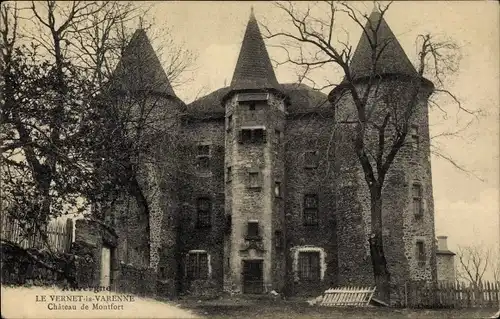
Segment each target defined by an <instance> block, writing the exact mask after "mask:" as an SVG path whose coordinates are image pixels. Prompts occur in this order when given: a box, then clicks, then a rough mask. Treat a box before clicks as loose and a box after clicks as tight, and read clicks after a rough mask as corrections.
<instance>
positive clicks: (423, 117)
mask: <svg viewBox="0 0 500 319" xmlns="http://www.w3.org/2000/svg"><path fill="white" fill-rule="evenodd" d="M410 86H414V84H412V83H409V82H407V81H406V80H401V79H384V82H383V83H381V84H380V86H379V87H378V92H379V94H378V96H371V97H370V103H373V104H379V105H380V107H379V108H376V109H375V111H374V113H373V114H372V115H371V116H372V117H373V118H374V119H376V120H377V119H378V117H377V116H382V115H383V114H382V113H381V114H380V115H379V114H378V113H377V112H382V110H383V108H382V106H383V105H384V103H385V104H387V105H388V106H389V107H391V108H394V109H396V106H395V105H399V106H398V107H397V110H399V112H402V110H404V109H405V108H404V107H400V106H401V105H406V104H405V103H408V102H406V101H407V100H408V99H409V98H410V90H409V89H408V88H409V87H410ZM359 89H361V90H363V84H359ZM382 92H383V93H382ZM428 94H429V91H428V90H427V89H426V88H425V89H422V91H421V92H420V93H419V96H418V98H417V100H418V102H417V104H416V108H415V114H414V115H413V119H412V120H411V123H410V125H412V126H413V125H416V126H417V127H418V136H419V142H420V145H419V151H418V153H417V154H415V153H413V152H412V143H411V133H409V134H408V136H407V138H406V142H405V144H404V145H403V147H402V148H401V149H400V150H399V152H398V154H397V155H396V158H395V159H394V162H393V163H392V165H391V167H390V169H389V171H388V173H387V175H386V178H385V183H384V188H383V190H382V203H383V207H382V211H383V238H384V250H385V256H386V259H387V262H388V267H389V272H390V273H391V284H392V287H393V288H394V289H393V293H394V294H395V296H394V297H396V299H398V298H399V299H400V298H402V291H401V287H403V286H404V282H406V281H408V280H426V281H435V280H436V265H435V245H434V209H433V196H432V177H431V169H430V167H431V166H430V146H429V124H428V110H427V108H428V106H427V98H428ZM381 97H383V99H381ZM337 105H338V109H339V110H340V109H343V114H341V112H340V111H339V112H338V113H339V114H338V116H337V117H338V120H339V121H344V122H349V121H352V120H355V119H356V118H357V115H356V114H355V113H356V111H355V108H354V102H353V101H352V99H351V98H350V97H349V95H347V96H346V97H344V99H343V100H341V101H339V102H338V104H337ZM399 124H401V123H399ZM344 127H345V130H344V132H345V134H347V135H349V134H355V132H354V131H352V128H353V126H349V125H347V124H346V125H344ZM409 130H410V131H411V129H409ZM387 134H388V136H391V135H392V134H394V127H391V125H389V126H388V131H387ZM386 140H387V144H388V145H387V148H386V153H385V154H384V157H385V156H387V154H388V150H387V149H388V148H389V147H390V143H391V142H390V139H388V138H386ZM365 145H367V148H368V149H370V150H372V152H373V150H376V149H377V147H378V146H377V145H378V138H377V131H375V130H374V129H367V131H366V135H365ZM351 148H352V147H351ZM369 159H370V162H371V165H372V167H373V168H374V169H375V168H376V165H375V162H374V160H373V157H369ZM353 161H355V162H356V164H355V165H351V168H349V167H348V168H347V169H348V170H349V169H354V170H355V172H354V174H357V175H358V176H357V178H356V179H357V181H356V182H355V183H354V185H355V186H356V188H355V190H354V191H355V192H356V197H357V199H355V202H357V203H358V204H359V205H360V207H359V209H360V212H361V216H360V218H361V221H362V223H361V224H362V225H363V226H361V227H362V228H363V231H362V232H363V236H365V238H363V239H362V238H360V237H357V238H351V240H350V242H351V245H350V246H345V247H358V245H361V246H363V248H364V249H363V250H364V251H365V258H360V257H361V256H359V257H358V259H359V260H364V261H365V265H366V266H367V265H368V264H370V256H369V242H368V239H369V235H370V232H371V225H370V224H371V217H370V206H371V205H370V193H369V189H368V186H367V184H366V181H365V178H364V173H363V171H362V169H361V167H360V166H359V164H358V163H359V160H358V159H357V157H355V156H353ZM356 166H357V167H356ZM375 174H376V171H375ZM413 184H419V185H421V187H422V199H423V200H422V203H423V206H424V213H423V215H422V217H417V216H416V215H415V214H414V213H413V209H412V185H413ZM347 196H349V195H347ZM355 211H356V210H355ZM352 222H353V223H352V224H351V225H350V226H349V224H347V227H348V228H353V227H355V225H356V224H357V225H359V222H358V221H356V219H354V220H352ZM340 229H342V227H340ZM348 236H356V235H354V234H352V233H350V234H348ZM420 240H421V241H423V242H424V243H425V263H424V262H422V261H418V260H416V259H417V258H416V242H417V241H420ZM341 241H342V239H339V265H340V264H341V263H343V261H342V260H343V258H341V257H340V254H344V253H343V252H342V250H343V249H347V248H345V247H344V246H343V243H341ZM345 243H346V242H345ZM361 246H359V247H358V248H356V249H353V252H354V253H355V254H358V253H361V251H360V250H359V248H361ZM340 268H341V269H339V271H340V272H341V273H342V271H343V270H342V266H340ZM347 268H350V267H346V269H347ZM365 268H366V269H367V268H368V267H365ZM370 268H371V267H370ZM362 274H363V275H362ZM364 274H367V272H366V271H361V270H360V271H354V272H351V273H349V274H348V275H347V276H346V277H347V278H350V279H351V280H353V279H354V278H357V277H358V276H359V275H362V276H364ZM341 277H342V276H341ZM359 279H361V278H359Z"/></svg>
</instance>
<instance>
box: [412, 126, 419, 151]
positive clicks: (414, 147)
mask: <svg viewBox="0 0 500 319" xmlns="http://www.w3.org/2000/svg"><path fill="white" fill-rule="evenodd" d="M410 134H411V147H412V152H413V154H414V155H416V154H418V150H419V147H420V141H419V136H418V126H412V127H411V130H410Z"/></svg>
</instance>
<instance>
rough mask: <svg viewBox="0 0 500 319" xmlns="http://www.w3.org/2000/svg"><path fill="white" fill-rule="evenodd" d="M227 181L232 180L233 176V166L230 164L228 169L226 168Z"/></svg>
mask: <svg viewBox="0 0 500 319" xmlns="http://www.w3.org/2000/svg"><path fill="white" fill-rule="evenodd" d="M226 175H227V176H226V182H228V183H229V182H230V181H231V180H232V176H231V166H228V167H227V170H226Z"/></svg>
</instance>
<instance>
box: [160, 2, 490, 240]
mask: <svg viewBox="0 0 500 319" xmlns="http://www.w3.org/2000/svg"><path fill="white" fill-rule="evenodd" d="M252 6H253V7H254V10H255V15H256V17H257V20H258V21H259V22H261V23H265V24H266V25H268V26H270V27H272V28H274V29H280V28H287V26H288V25H287V22H286V21H284V19H283V15H282V13H281V12H280V11H279V10H278V9H276V8H275V7H274V6H273V4H272V3H269V2H223V3H222V2H163V3H156V4H155V6H154V10H155V11H154V17H155V20H156V23H159V24H167V25H168V26H169V27H170V28H171V32H172V37H174V39H176V40H177V41H179V43H184V45H185V46H186V47H187V48H189V49H191V50H192V51H194V52H195V53H196V54H198V56H199V58H198V62H197V70H196V72H195V76H194V81H193V82H192V83H191V85H189V86H187V87H182V88H177V89H176V93H177V94H178V95H179V97H181V98H182V99H184V100H185V101H187V102H189V101H190V100H191V99H192V98H193V97H194V95H195V94H196V92H198V91H199V90H203V92H204V93H205V94H206V93H209V92H211V91H213V90H216V89H217V88H220V87H222V86H224V84H225V83H226V84H229V83H230V81H231V77H232V73H233V70H234V66H235V63H236V59H237V58H238V52H239V49H240V45H241V41H242V37H243V34H244V31H245V26H246V23H247V21H248V17H249V14H250V8H251V7H252ZM357 6H358V8H360V9H363V8H365V10H366V11H367V12H370V11H371V10H372V2H366V3H358V4H357ZM386 20H387V22H388V24H389V26H390V27H391V29H392V30H393V32H394V33H395V34H396V36H397V37H398V39H399V41H400V42H401V44H402V46H403V48H404V49H405V51H406V53H407V55H408V56H409V57H410V59H411V60H412V61H415V56H416V47H415V39H416V36H417V35H418V34H422V33H427V32H431V33H432V34H436V35H441V36H442V35H445V36H448V37H451V38H453V39H454V40H455V41H456V42H457V43H458V44H459V45H461V46H462V55H463V58H462V61H461V68H460V71H459V73H458V74H456V75H455V77H454V78H453V81H452V82H451V84H450V86H449V89H450V90H451V91H452V92H454V93H455V94H456V95H457V96H458V97H459V98H460V100H461V101H462V103H463V105H464V106H465V107H467V108H469V109H478V108H481V109H482V110H483V111H485V112H487V116H486V117H484V118H482V119H481V121H480V122H478V123H477V122H476V123H474V125H473V126H472V127H471V128H470V129H469V130H467V132H466V133H465V134H463V136H462V138H455V139H447V140H441V141H440V147H442V148H443V149H444V150H445V151H446V152H447V153H448V154H449V155H451V156H452V157H453V158H454V159H455V160H456V161H457V162H458V163H460V164H462V165H464V166H465V167H466V168H467V169H469V170H471V171H473V172H474V173H475V174H476V175H477V176H479V177H480V178H481V179H483V180H484V181H480V180H479V179H478V178H476V177H474V176H472V175H468V174H465V173H463V172H460V171H458V170H457V169H456V168H454V167H452V165H450V164H449V163H447V162H446V161H444V160H440V159H437V158H435V157H433V158H432V173H433V185H434V199H435V215H436V234H437V235H447V236H449V239H448V241H449V246H450V248H451V249H452V250H455V249H456V248H457V245H469V244H485V245H488V246H491V247H498V241H499V232H500V231H499V223H498V220H499V218H498V216H499V211H500V210H499V134H498V132H499V127H498V122H499V113H498V109H499V107H498V106H499V87H500V83H499V73H498V71H499V42H498V39H499V30H498V26H499V15H498V4H497V3H496V2H494V1H490V2H478V1H474V2H406V1H405V2H395V3H394V4H393V5H392V7H391V9H390V11H388V12H387V14H386ZM346 29H347V31H348V33H349V39H350V41H351V43H352V44H353V45H354V46H355V45H356V43H357V41H358V39H359V35H360V30H359V29H356V28H353V27H352V25H347V26H346ZM268 50H269V51H270V54H271V58H274V59H277V60H279V59H280V56H279V55H280V52H279V51H277V50H275V49H272V48H270V49H268ZM276 75H277V78H278V81H279V82H281V83H285V82H294V81H296V76H295V73H294V72H293V71H292V70H291V69H290V68H289V67H279V68H278V69H277V70H276ZM336 76H337V75H332V77H336ZM335 80H338V79H332V81H335ZM445 106H446V105H445ZM447 107H449V109H450V110H452V112H451V113H453V114H454V110H456V109H455V108H454V107H453V105H447ZM452 117H453V116H452ZM430 121H431V135H435V134H438V133H440V132H442V130H443V128H445V129H446V128H448V129H452V128H453V126H454V122H450V120H448V121H443V119H442V116H441V114H437V113H436V112H432V113H431V119H430Z"/></svg>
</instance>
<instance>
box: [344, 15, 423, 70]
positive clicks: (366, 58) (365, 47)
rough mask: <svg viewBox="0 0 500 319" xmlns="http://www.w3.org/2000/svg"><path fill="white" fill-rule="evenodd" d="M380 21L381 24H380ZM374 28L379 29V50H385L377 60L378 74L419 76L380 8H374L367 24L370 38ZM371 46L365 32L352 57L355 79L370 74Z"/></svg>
mask: <svg viewBox="0 0 500 319" xmlns="http://www.w3.org/2000/svg"><path fill="white" fill-rule="evenodd" d="M379 23H380V24H379ZM370 25H371V28H372V29H376V28H377V25H378V30H377V37H376V39H377V41H378V45H377V46H378V48H379V49H378V50H379V51H378V52H380V50H383V51H382V53H381V55H380V58H379V59H378V62H377V68H376V72H377V74H402V75H409V76H417V75H418V73H417V71H416V70H415V67H414V66H413V65H412V63H411V62H410V60H409V59H408V56H407V55H406V53H405V52H404V50H403V48H402V47H401V44H400V43H399V41H398V40H397V39H396V36H395V35H394V33H393V32H392V30H391V28H389V25H388V24H387V22H386V21H385V19H384V18H383V17H382V16H381V14H380V12H379V11H378V10H374V11H373V12H372V13H371V14H370V17H369V18H368V21H367V23H366V25H365V30H367V31H368V34H369V36H370V39H374V38H375V37H373V34H372V33H371V32H372V31H371V29H370ZM371 64H372V61H371V47H370V42H369V41H368V37H367V36H366V34H365V33H363V34H362V35H361V38H360V40H359V42H358V46H357V47H356V50H355V51H354V54H353V56H352V59H351V63H350V69H351V73H352V75H353V78H354V79H359V78H362V77H366V76H369V75H370V70H371Z"/></svg>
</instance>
